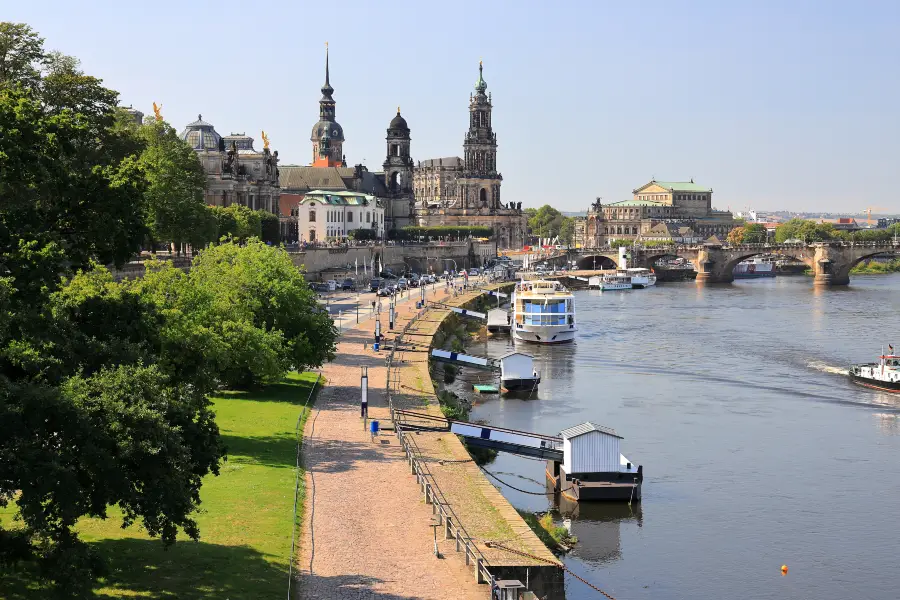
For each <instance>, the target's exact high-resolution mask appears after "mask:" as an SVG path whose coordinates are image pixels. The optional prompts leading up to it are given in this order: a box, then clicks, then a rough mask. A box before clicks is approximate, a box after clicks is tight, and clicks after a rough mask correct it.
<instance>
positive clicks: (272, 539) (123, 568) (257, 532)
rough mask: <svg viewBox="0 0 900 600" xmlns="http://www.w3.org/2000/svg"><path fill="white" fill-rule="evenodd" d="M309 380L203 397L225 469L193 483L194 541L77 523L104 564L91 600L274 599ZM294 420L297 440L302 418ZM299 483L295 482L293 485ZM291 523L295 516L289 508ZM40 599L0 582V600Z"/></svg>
mask: <svg viewBox="0 0 900 600" xmlns="http://www.w3.org/2000/svg"><path fill="white" fill-rule="evenodd" d="M315 380H316V375H315V374H314V373H304V374H292V375H290V376H289V377H288V378H286V379H285V380H284V381H283V382H282V383H279V384H276V385H271V386H268V387H266V388H264V389H262V390H260V391H257V392H224V393H222V394H221V395H219V396H218V397H216V398H213V403H214V409H215V412H216V421H217V422H218V424H219V428H220V430H221V433H222V439H223V441H224V443H225V444H226V446H227V447H228V461H227V462H225V463H223V464H222V466H221V473H220V475H219V476H218V477H214V476H209V477H207V478H206V480H204V482H203V488H202V489H201V491H200V496H201V499H202V504H201V505H200V512H199V514H197V515H196V519H197V522H198V524H199V526H200V541H199V542H193V541H191V540H190V539H188V538H186V537H185V538H183V539H182V538H179V541H178V542H177V543H176V544H175V545H174V546H173V547H171V548H169V549H168V550H166V549H164V548H163V546H162V543H161V542H160V541H159V540H158V539H152V538H150V537H149V536H147V535H146V533H145V532H144V531H143V530H142V529H141V528H140V527H139V526H138V525H134V526H132V527H130V528H129V529H122V528H121V519H119V518H118V515H117V514H116V513H115V512H114V511H110V518H109V519H106V520H98V519H85V520H84V521H83V522H81V523H79V526H78V531H79V534H80V535H81V537H82V539H84V540H85V541H88V542H91V543H92V544H93V545H94V546H95V547H96V548H97V549H98V550H99V551H100V552H101V553H102V554H103V556H104V557H105V558H106V560H107V562H108V565H109V571H110V573H109V576H108V577H107V578H106V579H105V580H103V581H102V582H101V583H100V585H99V587H98V589H97V595H98V596H99V597H101V598H150V599H175V598H178V599H184V600H194V599H204V600H212V599H216V600H225V599H231V600H238V599H242V598H254V599H257V598H259V599H265V598H284V597H285V595H286V594H287V583H288V581H287V579H288V561H289V560H290V558H291V557H290V549H291V529H292V519H293V504H294V474H295V471H294V464H295V459H296V445H295V437H294V430H295V427H296V424H297V417H298V415H300V409H301V407H302V405H303V404H304V403H305V401H306V399H307V397H308V396H309V392H310V389H311V387H312V385H313V384H314V382H315ZM305 412H308V411H305ZM301 419H302V421H301V425H300V428H301V431H302V428H303V421H305V420H306V414H303V415H302V417H301ZM302 481H303V479H302V477H301V485H302ZM301 494H302V491H301ZM301 507H302V504H301ZM298 514H299V515H302V514H303V511H302V510H300V509H298ZM10 516H11V515H10V512H9V511H8V510H7V511H6V512H3V513H0V520H2V521H3V522H4V523H6V524H8V523H9V518H10ZM45 597H47V591H46V590H40V589H37V588H36V586H35V584H34V582H32V581H30V580H29V579H28V578H27V576H23V574H22V573H19V575H18V576H11V575H10V574H9V573H7V574H5V575H4V574H3V573H0V598H3V599H9V600H14V599H15V600H19V599H21V600H35V599H37V598H45Z"/></svg>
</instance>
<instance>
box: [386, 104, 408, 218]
mask: <svg viewBox="0 0 900 600" xmlns="http://www.w3.org/2000/svg"><path fill="white" fill-rule="evenodd" d="M385 140H386V141H387V158H385V159H384V165H382V166H383V167H384V184H385V187H387V191H388V196H389V197H390V200H389V201H388V207H387V212H386V214H385V219H386V220H388V221H389V222H390V225H391V229H395V228H400V227H402V226H403V225H407V224H409V223H410V222H411V221H412V218H413V211H414V210H415V198H414V195H413V160H412V157H411V156H410V155H409V145H410V137H409V125H407V124H406V119H404V118H403V117H402V116H400V107H399V106H398V107H397V116H395V117H394V118H393V119H391V123H390V125H388V128H387V137H386V138H385Z"/></svg>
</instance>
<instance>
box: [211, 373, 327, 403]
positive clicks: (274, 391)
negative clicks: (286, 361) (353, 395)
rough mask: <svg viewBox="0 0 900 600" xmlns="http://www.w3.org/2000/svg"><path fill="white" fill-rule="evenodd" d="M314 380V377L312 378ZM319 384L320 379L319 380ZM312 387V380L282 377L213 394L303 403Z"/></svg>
mask: <svg viewBox="0 0 900 600" xmlns="http://www.w3.org/2000/svg"><path fill="white" fill-rule="evenodd" d="M313 381H315V378H313ZM319 385H320V386H321V381H320V382H319ZM311 389H312V381H305V380H295V379H283V380H281V381H280V382H278V383H271V384H268V385H264V386H261V387H258V388H251V389H247V390H223V391H220V392H217V393H216V394H215V397H216V398H228V399H233V400H253V401H256V402H289V403H291V404H304V403H305V402H306V399H307V398H308V397H309V392H310V390H311Z"/></svg>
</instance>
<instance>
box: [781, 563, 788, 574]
mask: <svg viewBox="0 0 900 600" xmlns="http://www.w3.org/2000/svg"><path fill="white" fill-rule="evenodd" d="M787 572H788V568H787V565H781V575H782V577H783V576H785V575H787Z"/></svg>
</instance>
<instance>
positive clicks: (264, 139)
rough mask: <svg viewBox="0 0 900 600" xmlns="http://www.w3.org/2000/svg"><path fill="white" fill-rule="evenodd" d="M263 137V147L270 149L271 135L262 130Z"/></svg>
mask: <svg viewBox="0 0 900 600" xmlns="http://www.w3.org/2000/svg"><path fill="white" fill-rule="evenodd" d="M262 139H263V148H265V149H266V150H268V149H269V136H267V135H266V132H265V131H263V132H262Z"/></svg>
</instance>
